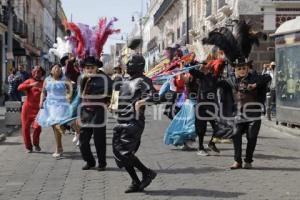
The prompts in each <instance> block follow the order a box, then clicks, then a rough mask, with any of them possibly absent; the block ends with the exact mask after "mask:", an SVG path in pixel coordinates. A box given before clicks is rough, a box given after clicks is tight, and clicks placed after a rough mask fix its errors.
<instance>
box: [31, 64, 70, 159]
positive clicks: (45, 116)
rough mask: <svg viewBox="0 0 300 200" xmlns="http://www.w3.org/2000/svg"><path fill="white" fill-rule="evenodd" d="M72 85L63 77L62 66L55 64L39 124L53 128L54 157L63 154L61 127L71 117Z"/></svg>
mask: <svg viewBox="0 0 300 200" xmlns="http://www.w3.org/2000/svg"><path fill="white" fill-rule="evenodd" d="M71 95H72V85H71V83H70V82H69V81H66V79H65V77H64V76H63V73H62V69H61V66H60V65H59V64H55V65H53V66H52V68H51V74H50V76H48V77H47V78H46V80H45V82H44V86H43V91H42V94H41V102H40V108H41V109H40V111H39V113H38V116H37V122H38V123H39V124H40V126H41V127H43V128H46V127H52V128H53V131H54V136H55V142H56V150H55V152H54V153H53V155H52V156H53V157H60V156H61V155H62V153H63V146H62V141H61V140H62V134H64V129H63V128H62V126H61V125H60V124H61V122H63V121H65V120H66V119H67V118H68V117H69V115H68V112H67V111H68V110H69V106H70V103H69V101H68V99H71Z"/></svg>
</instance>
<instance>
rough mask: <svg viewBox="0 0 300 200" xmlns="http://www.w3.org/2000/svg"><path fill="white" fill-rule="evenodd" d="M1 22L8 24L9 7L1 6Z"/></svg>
mask: <svg viewBox="0 0 300 200" xmlns="http://www.w3.org/2000/svg"><path fill="white" fill-rule="evenodd" d="M0 9H1V11H0V23H2V24H5V25H6V26H7V25H8V14H7V7H5V6H2V8H1V7H0Z"/></svg>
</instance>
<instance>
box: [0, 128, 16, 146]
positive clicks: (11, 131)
mask: <svg viewBox="0 0 300 200" xmlns="http://www.w3.org/2000/svg"><path fill="white" fill-rule="evenodd" d="M20 130H21V127H18V128H6V130H5V131H2V130H0V136H2V137H1V138H0V144H1V143H3V142H5V141H6V139H7V137H9V136H12V135H13V134H14V133H17V132H18V131H20Z"/></svg>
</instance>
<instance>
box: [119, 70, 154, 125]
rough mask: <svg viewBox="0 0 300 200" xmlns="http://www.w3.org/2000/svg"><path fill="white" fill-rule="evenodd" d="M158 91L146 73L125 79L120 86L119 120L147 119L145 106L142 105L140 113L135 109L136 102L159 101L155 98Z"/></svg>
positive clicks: (121, 121) (124, 121)
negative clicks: (144, 100)
mask: <svg viewBox="0 0 300 200" xmlns="http://www.w3.org/2000/svg"><path fill="white" fill-rule="evenodd" d="M155 94H157V91H156V90H155V88H154V87H153V84H152V80H151V79H150V78H148V77H146V76H144V75H140V76H135V77H132V78H130V79H129V80H127V81H124V82H123V83H122V85H121V87H120V92H119V102H118V104H119V105H118V111H117V112H118V121H119V123H127V122H129V121H132V120H141V121H144V120H145V107H144V106H143V107H141V108H140V110H139V113H136V111H135V103H136V102H137V101H138V100H141V99H146V101H147V102H158V101H159V100H158V99H156V98H155Z"/></svg>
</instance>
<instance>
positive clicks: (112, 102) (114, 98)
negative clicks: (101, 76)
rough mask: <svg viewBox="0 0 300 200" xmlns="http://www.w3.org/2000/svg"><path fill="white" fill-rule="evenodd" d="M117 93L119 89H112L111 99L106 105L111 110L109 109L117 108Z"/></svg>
mask: <svg viewBox="0 0 300 200" xmlns="http://www.w3.org/2000/svg"><path fill="white" fill-rule="evenodd" d="M119 93H120V91H116V90H113V92H112V96H111V100H110V105H109V107H108V109H109V110H111V111H115V110H118V105H119Z"/></svg>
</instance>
